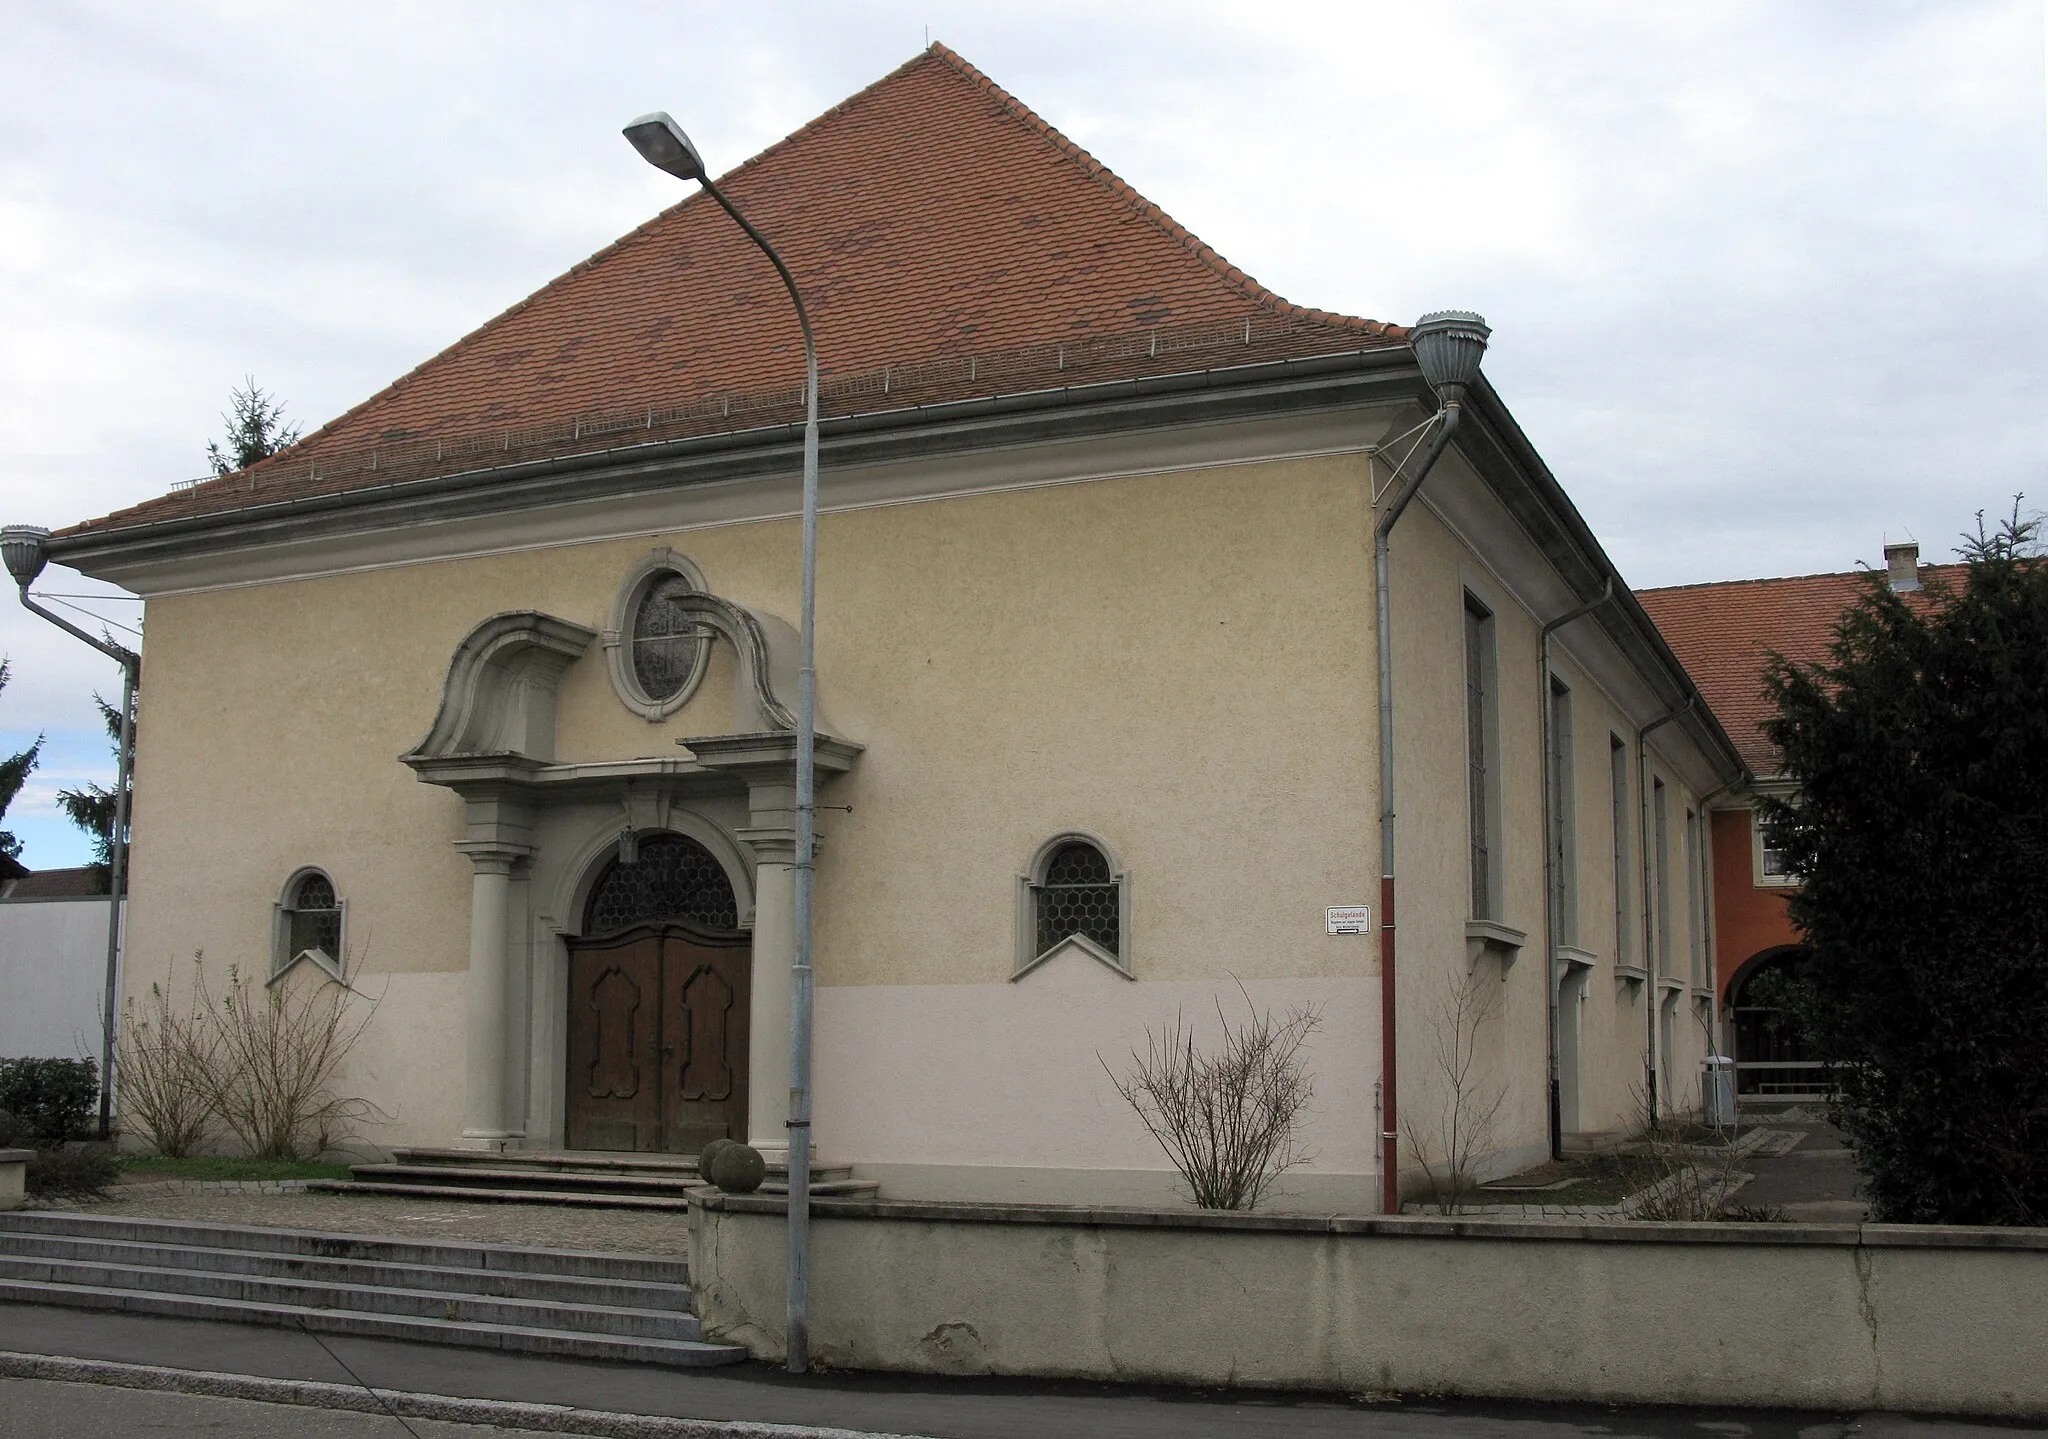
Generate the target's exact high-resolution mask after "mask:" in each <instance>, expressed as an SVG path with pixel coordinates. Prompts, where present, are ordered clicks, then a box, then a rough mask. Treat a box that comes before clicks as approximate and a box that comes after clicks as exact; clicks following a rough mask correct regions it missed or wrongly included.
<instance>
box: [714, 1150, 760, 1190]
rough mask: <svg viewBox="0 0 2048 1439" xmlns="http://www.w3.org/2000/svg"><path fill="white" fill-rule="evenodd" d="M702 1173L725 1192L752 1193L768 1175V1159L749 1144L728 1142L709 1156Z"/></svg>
mask: <svg viewBox="0 0 2048 1439" xmlns="http://www.w3.org/2000/svg"><path fill="white" fill-rule="evenodd" d="M698 1162H699V1163H702V1162H703V1161H702V1160H699V1161H698ZM704 1174H705V1177H706V1178H708V1179H709V1180H710V1181H711V1182H712V1183H713V1184H715V1185H717V1186H718V1187H719V1188H720V1189H723V1190H724V1191H725V1192H726V1193H727V1194H752V1193H753V1192H754V1191H755V1190H757V1189H759V1188H760V1187H761V1181H762V1180H764V1179H766V1178H767V1177H768V1161H767V1160H765V1159H763V1158H762V1157H761V1151H760V1150H758V1149H755V1148H753V1147H752V1146H750V1145H745V1144H734V1143H731V1142H728V1143H727V1144H726V1146H725V1147H724V1148H723V1149H720V1150H719V1151H718V1152H717V1153H716V1154H714V1155H712V1156H711V1165H710V1167H709V1168H708V1169H706V1170H705V1171H704Z"/></svg>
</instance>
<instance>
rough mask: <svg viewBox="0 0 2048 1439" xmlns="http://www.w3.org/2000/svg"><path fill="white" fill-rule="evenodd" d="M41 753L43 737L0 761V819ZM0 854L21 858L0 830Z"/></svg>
mask: <svg viewBox="0 0 2048 1439" xmlns="http://www.w3.org/2000/svg"><path fill="white" fill-rule="evenodd" d="M6 688H7V661H6V660H4V659H0V690H4V689H6ZM42 752H43V737H42V736H41V735H37V736H36V742H35V743H34V744H32V745H30V746H29V747H28V748H27V749H25V750H23V751H22V752H21V753H20V754H17V755H10V756H8V757H7V758H6V759H0V819H4V818H6V816H7V807H8V806H9V805H11V804H13V803H14V797H15V796H16V795H18V794H20V793H21V787H22V786H23V785H25V784H27V783H28V777H29V776H30V775H31V774H33V773H34V772H35V768H36V765H37V763H38V761H39V758H40V756H41V755H42ZM0 854H4V855H6V856H7V857H8V858H9V859H20V858H21V841H20V839H18V838H16V836H15V835H14V833H13V832H12V831H10V830H4V829H0Z"/></svg>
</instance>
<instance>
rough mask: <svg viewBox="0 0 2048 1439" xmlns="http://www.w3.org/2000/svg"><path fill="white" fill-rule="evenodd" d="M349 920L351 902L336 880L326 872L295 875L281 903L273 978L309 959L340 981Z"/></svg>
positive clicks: (287, 886)
mask: <svg viewBox="0 0 2048 1439" xmlns="http://www.w3.org/2000/svg"><path fill="white" fill-rule="evenodd" d="M347 917H348V906H347V903H346V902H345V901H344V900H342V899H341V898H340V896H339V895H337V894H336V893H335V889H334V881H333V880H332V879H331V878H329V877H328V876H327V875H326V874H325V873H324V872H323V871H321V870H317V869H302V870H300V871H299V872H298V873H297V874H295V875H293V876H292V877H291V878H290V879H289V880H288V881H286V882H285V887H284V897H283V898H282V899H281V900H279V901H278V904H277V919H276V940H275V942H274V943H273V944H272V946H271V961H270V972H271V975H272V977H275V976H277V975H280V974H283V973H284V972H285V971H286V970H288V969H290V968H291V967H292V966H293V965H294V964H296V963H298V962H299V961H300V960H302V959H307V960H311V961H312V962H313V963H315V964H317V965H319V966H320V967H321V968H322V969H324V970H326V971H327V972H328V973H329V974H332V975H334V976H336V977H337V978H339V977H340V975H341V972H342V967H343V963H344V961H345V959H346V957H347V950H346V949H345V948H344V945H345V943H346V940H345V938H344V930H345V928H346V925H345V921H346V919H347Z"/></svg>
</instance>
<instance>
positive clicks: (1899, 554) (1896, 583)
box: [1884, 540, 1920, 595]
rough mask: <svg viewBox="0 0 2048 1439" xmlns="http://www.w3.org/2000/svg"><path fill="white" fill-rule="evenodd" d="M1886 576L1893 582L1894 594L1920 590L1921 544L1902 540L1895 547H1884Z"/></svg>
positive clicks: (1915, 541)
mask: <svg viewBox="0 0 2048 1439" xmlns="http://www.w3.org/2000/svg"><path fill="white" fill-rule="evenodd" d="M1884 568H1885V574H1886V575H1887V576H1889V577H1890V579H1891V582H1892V593H1894V594H1901V595H1902V594H1905V593H1906V592H1907V591H1908V590H1917V589H1919V588H1920V544H1919V542H1918V541H1917V540H1901V541H1900V542H1899V543H1898V544H1895V545H1886V546H1885V547H1884Z"/></svg>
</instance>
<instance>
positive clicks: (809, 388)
mask: <svg viewBox="0 0 2048 1439" xmlns="http://www.w3.org/2000/svg"><path fill="white" fill-rule="evenodd" d="M625 135H626V138H627V139H628V140H630V141H632V142H633V148H634V149H635V150H638V151H639V152H640V156H641V158H642V159H644V160H646V161H647V163H648V164H650V165H652V166H654V168H655V169H657V170H661V171H664V172H666V173H668V174H670V175H674V176H675V177H676V178H677V179H679V180H694V181H696V182H697V183H698V184H699V185H701V186H703V187H704V193H705V194H707V195H709V196H710V197H711V198H712V199H714V200H716V201H717V202H718V206H719V208H720V209H722V210H724V211H725V213H726V214H728V215H730V216H732V218H733V220H734V222H735V223H736V224H738V225H739V227H740V228H741V229H742V230H744V231H746V233H747V238H748V239H750V240H752V241H753V242H754V244H755V245H756V246H758V247H759V248H760V251H761V253H762V254H764V255H766V256H767V257H768V261H769V263H770V264H772V265H774V266H775V273H777V274H778V275H780V276H782V283H783V285H784V286H786V287H787V288H788V290H789V299H790V303H791V304H793V305H794V306H796V319H797V324H798V325H800V326H801V327H802V329H803V335H804V502H803V503H804V509H803V598H802V601H801V603H800V611H801V613H800V614H799V616H798V620H797V634H798V653H799V660H798V669H797V682H796V685H797V688H796V695H797V714H796V875H795V878H796V957H795V960H794V962H793V963H792V965H791V972H790V991H789V1120H788V1124H789V1275H788V1279H789V1283H788V1306H789V1307H788V1316H787V1331H788V1336H787V1348H788V1363H789V1372H790V1373H792V1374H802V1373H803V1372H805V1371H806V1370H807V1369H808V1368H809V1367H810V1347H811V1345H810V1302H811V1260H810V1247H811V894H812V887H813V886H812V881H813V879H814V864H815V859H816V850H817V778H816V775H815V774H814V773H813V772H812V759H813V755H814V754H815V752H816V750H817V743H818V675H817V669H816V667H815V655H814V650H815V639H816V610H817V589H818V347H817V344H816V342H815V341H814V340H813V339H812V337H811V317H810V315H809V314H808V313H807V312H806V311H805V309H804V297H803V295H802V293H801V292H799V291H798V289H797V285H796V279H795V277H794V276H792V275H791V274H790V273H789V266H787V265H785V264H783V263H782V257H781V256H780V255H778V254H776V253H775V247H774V246H773V245H771V244H769V243H768V240H767V238H766V237H765V236H764V235H762V233H761V232H760V231H759V230H756V229H755V228H754V227H753V225H752V224H750V223H749V222H748V220H747V217H746V216H745V215H742V214H741V213H740V212H739V210H738V209H737V208H736V207H735V206H734V205H733V203H732V201H730V200H728V199H727V198H726V197H725V193H724V192H723V191H722V190H720V189H719V188H718V186H716V185H715V184H713V183H712V182H711V177H710V175H709V174H707V173H706V172H705V169H704V160H703V157H702V156H700V155H699V154H698V153H697V147H696V146H695V145H693V144H691V143H690V137H689V136H688V135H685V134H684V133H683V130H682V127H681V126H680V125H678V124H676V122H675V121H674V120H672V119H670V118H669V117H668V115H667V114H666V113H664V112H661V111H656V112H655V113H653V114H651V115H642V116H641V117H640V118H639V119H637V120H635V121H634V122H633V123H632V124H630V125H628V126H626V129H625Z"/></svg>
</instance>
